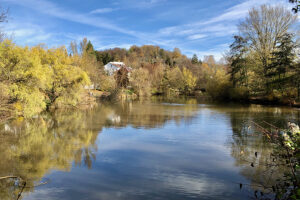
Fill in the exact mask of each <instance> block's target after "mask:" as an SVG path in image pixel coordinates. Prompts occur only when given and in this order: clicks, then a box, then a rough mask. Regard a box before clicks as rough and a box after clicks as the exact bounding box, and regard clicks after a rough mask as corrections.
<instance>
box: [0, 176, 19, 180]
mask: <svg viewBox="0 0 300 200" xmlns="http://www.w3.org/2000/svg"><path fill="white" fill-rule="evenodd" d="M8 178H20V177H18V176H3V177H0V180H2V179H8ZM20 179H22V178H20Z"/></svg>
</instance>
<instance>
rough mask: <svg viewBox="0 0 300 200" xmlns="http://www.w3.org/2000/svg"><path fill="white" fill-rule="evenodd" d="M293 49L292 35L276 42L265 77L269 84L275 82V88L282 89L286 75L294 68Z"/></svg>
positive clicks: (284, 36) (285, 35)
mask: <svg viewBox="0 0 300 200" xmlns="http://www.w3.org/2000/svg"><path fill="white" fill-rule="evenodd" d="M295 49H296V45H295V43H294V41H293V34H290V33H286V34H284V35H283V36H282V37H281V38H280V39H279V40H278V44H277V46H276V47H275V49H274V51H273V52H272V58H271V64H270V65H269V66H268V68H267V74H266V76H267V77H268V78H269V79H270V80H268V82H269V84H270V83H271V84H272V82H274V81H275V82H276V83H277V84H276V86H277V88H281V89H282V87H283V84H285V83H286V81H287V80H288V77H286V73H287V72H288V71H291V70H292V69H293V68H294V66H295V64H294V60H295Z"/></svg>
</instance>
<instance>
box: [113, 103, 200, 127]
mask: <svg viewBox="0 0 300 200" xmlns="http://www.w3.org/2000/svg"><path fill="white" fill-rule="evenodd" d="M185 102H187V101H185ZM188 102H190V104H185V105H177V104H175V105H173V104H161V103H159V102H157V103H154V102H153V101H152V102H149V101H138V102H127V101H124V102H120V103H118V104H116V105H110V106H111V107H112V111H113V114H112V116H114V117H111V118H112V119H115V120H110V122H115V123H113V125H114V126H119V127H123V126H127V125H132V126H133V127H143V128H157V127H162V126H163V125H164V124H165V123H167V122H168V121H171V120H174V121H175V122H176V123H177V124H179V123H180V122H182V120H183V121H184V122H185V123H188V122H190V120H192V119H193V118H194V117H195V116H196V114H197V111H198V106H197V104H196V100H195V99H192V100H188ZM191 102H194V104H192V103H191Z"/></svg>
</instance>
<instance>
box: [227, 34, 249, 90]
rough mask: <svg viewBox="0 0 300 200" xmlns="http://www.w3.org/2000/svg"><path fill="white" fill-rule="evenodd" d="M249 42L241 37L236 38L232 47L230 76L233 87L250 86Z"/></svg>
mask: <svg viewBox="0 0 300 200" xmlns="http://www.w3.org/2000/svg"><path fill="white" fill-rule="evenodd" d="M247 53H248V41H247V40H246V39H244V38H243V37H241V36H234V42H233V43H232V44H231V45H230V55H229V61H230V67H229V74H230V80H231V81H232V83H233V86H234V87H235V86H236V85H239V86H243V85H245V86H246V87H247V86H248V81H247V79H248V69H247Z"/></svg>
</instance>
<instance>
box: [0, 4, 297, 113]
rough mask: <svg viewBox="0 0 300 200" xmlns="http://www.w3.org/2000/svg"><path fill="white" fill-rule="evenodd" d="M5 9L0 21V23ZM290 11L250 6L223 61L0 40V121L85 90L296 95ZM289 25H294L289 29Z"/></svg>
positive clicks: (150, 49) (67, 100)
mask: <svg viewBox="0 0 300 200" xmlns="http://www.w3.org/2000/svg"><path fill="white" fill-rule="evenodd" d="M5 18H6V15H5V13H4V14H3V15H1V19H0V22H4V21H5ZM295 23H296V16H295V15H294V14H292V13H291V12H290V11H289V10H286V9H285V8H283V7H280V6H266V5H263V6H261V7H260V8H252V9H251V10H250V11H249V15H248V16H247V17H246V19H245V20H244V21H243V22H242V23H240V24H239V25H238V29H239V32H240V34H239V35H236V36H234V42H233V43H232V44H231V45H230V52H228V53H227V54H226V55H225V57H224V59H222V60H221V61H220V62H216V61H215V59H214V57H213V56H212V55H210V56H205V58H204V59H203V61H201V60H199V59H198V58H197V56H196V55H194V56H193V57H192V58H188V57H186V56H185V55H183V54H182V53H181V52H180V50H179V49H178V48H175V49H174V50H173V51H167V50H164V49H162V48H160V47H158V46H152V45H144V46H141V47H138V46H132V47H130V48H129V49H128V50H127V49H120V48H114V49H109V50H103V51H96V50H94V48H93V45H92V43H91V42H90V41H88V40H87V39H86V38H85V39H83V40H82V41H81V42H80V44H77V43H76V42H71V44H70V47H69V49H67V48H66V47H59V48H51V49H48V48H46V47H45V46H44V45H38V46H35V47H20V46H17V45H16V44H14V43H13V42H12V41H10V40H6V39H4V38H5V37H4V36H3V34H1V38H0V109H1V110H0V118H5V117H8V116H16V115H22V116H24V117H31V116H33V115H35V114H37V113H39V112H41V111H43V110H46V109H50V108H57V107H63V106H76V105H78V104H80V103H82V102H83V101H85V100H86V99H88V98H87V96H93V95H92V93H91V92H90V91H88V90H86V89H84V88H86V87H88V88H89V87H90V86H93V88H94V89H96V90H99V91H103V92H107V93H110V94H118V91H121V93H122V95H123V94H124V93H125V94H126V95H134V96H151V95H157V94H167V95H170V94H171V95H180V94H183V95H194V94H196V93H201V92H204V91H207V93H208V94H209V95H210V96H211V97H212V98H214V99H217V100H224V99H231V100H249V99H253V98H255V99H263V100H267V101H273V102H280V101H281V102H288V103H291V102H292V103H293V102H294V101H296V100H297V99H298V100H299V94H300V62H299V52H297V50H299V45H298V42H297V37H298V35H296V30H295V28H296V27H294V25H295ZM293 28H294V29H293ZM110 61H122V62H124V63H125V64H126V65H127V66H130V67H131V68H132V72H131V73H130V74H128V71H126V70H122V69H121V70H119V71H117V73H115V75H113V76H109V75H108V74H107V73H106V72H105V71H104V68H103V66H104V65H105V64H107V63H108V62H110Z"/></svg>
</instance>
